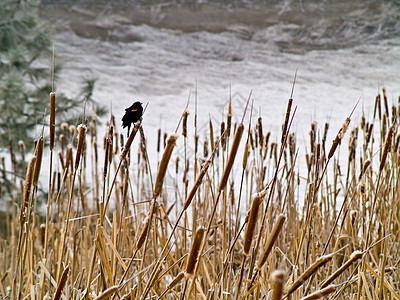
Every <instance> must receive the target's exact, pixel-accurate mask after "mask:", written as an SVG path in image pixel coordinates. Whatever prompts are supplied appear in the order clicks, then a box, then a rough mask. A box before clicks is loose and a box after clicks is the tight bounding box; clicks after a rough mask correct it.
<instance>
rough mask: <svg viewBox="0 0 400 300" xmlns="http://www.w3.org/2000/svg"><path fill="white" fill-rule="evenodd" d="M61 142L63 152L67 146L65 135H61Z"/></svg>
mask: <svg viewBox="0 0 400 300" xmlns="http://www.w3.org/2000/svg"><path fill="white" fill-rule="evenodd" d="M59 140H60V144H61V150H62V151H64V149H65V146H66V145H67V139H66V138H65V135H64V134H63V133H61V134H60V136H59Z"/></svg>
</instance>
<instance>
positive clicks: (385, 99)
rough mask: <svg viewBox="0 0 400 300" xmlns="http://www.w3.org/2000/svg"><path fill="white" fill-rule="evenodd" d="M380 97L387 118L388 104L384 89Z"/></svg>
mask: <svg viewBox="0 0 400 300" xmlns="http://www.w3.org/2000/svg"><path fill="white" fill-rule="evenodd" d="M382 95H383V104H384V105H385V113H386V115H387V116H389V104H388V99H387V97H386V88H384V87H383V88H382Z"/></svg>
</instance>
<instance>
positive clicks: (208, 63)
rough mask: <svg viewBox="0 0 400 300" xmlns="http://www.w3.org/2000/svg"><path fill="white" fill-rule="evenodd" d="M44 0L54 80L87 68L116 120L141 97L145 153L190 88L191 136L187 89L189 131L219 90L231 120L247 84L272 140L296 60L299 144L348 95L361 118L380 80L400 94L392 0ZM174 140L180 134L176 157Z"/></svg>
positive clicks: (397, 16)
mask: <svg viewBox="0 0 400 300" xmlns="http://www.w3.org/2000/svg"><path fill="white" fill-rule="evenodd" d="M48 2H50V4H45V7H46V9H45V10H43V12H44V13H45V15H46V17H47V18H48V19H50V20H53V22H55V24H56V28H57V30H56V34H55V39H54V41H55V48H56V55H57V61H58V62H62V64H63V72H62V75H61V80H60V82H59V83H58V84H57V90H58V91H62V92H64V93H66V94H70V95H75V94H76V91H78V90H79V86H80V83H81V79H82V78H83V77H96V78H98V80H97V83H96V87H95V91H94V98H95V99H97V100H98V101H99V102H101V103H102V104H105V105H106V106H108V107H110V108H111V109H112V111H113V114H114V115H115V116H116V119H117V120H120V119H121V118H122V115H123V113H124V108H125V107H128V106H130V105H131V104H132V103H133V102H134V101H136V100H141V101H142V102H144V103H147V102H149V106H148V108H147V111H146V113H145V115H144V118H143V126H144V128H145V132H146V134H147V136H148V139H149V141H148V142H149V147H150V149H151V147H153V148H152V149H153V150H151V151H152V152H153V151H154V152H155V143H156V139H157V134H156V133H157V129H158V128H160V127H161V128H162V129H163V130H164V131H166V132H168V133H171V132H173V131H174V130H175V128H176V126H177V123H178V120H179V118H180V115H181V113H182V112H183V110H184V108H185V105H186V103H187V100H188V98H189V97H190V104H189V111H190V118H189V122H190V126H189V130H190V131H189V137H190V138H191V139H192V136H193V122H194V114H195V105H194V104H195V97H194V94H195V90H196V87H197V102H198V108H197V113H198V119H197V126H198V131H199V135H200V140H203V138H204V136H205V135H206V134H208V133H207V132H208V120H209V118H211V119H212V120H214V121H215V123H214V124H215V125H214V126H215V128H219V125H217V124H218V123H219V122H220V121H221V120H222V117H223V114H226V112H227V104H228V100H229V95H230V93H231V95H232V103H233V114H234V116H233V117H234V120H235V121H237V122H239V121H240V120H241V117H242V113H243V110H244V105H245V101H246V100H247V97H248V95H249V93H250V91H252V98H253V99H254V111H253V120H252V122H253V124H255V121H256V118H257V117H258V116H261V117H262V118H263V125H264V132H266V131H268V130H271V131H272V132H273V135H272V137H273V138H274V139H275V140H278V139H279V137H280V124H281V123H282V121H283V119H284V111H285V109H286V103H287V99H288V98H289V97H290V92H291V89H292V82H293V76H294V73H295V70H296V69H297V70H298V74H297V75H298V76H297V81H296V85H295V89H294V95H293V98H294V104H295V105H297V112H296V116H295V119H294V123H293V131H295V132H296V135H297V140H298V143H299V145H301V149H300V150H301V151H303V150H304V148H306V147H307V145H308V144H307V143H308V131H309V128H310V123H311V122H312V121H317V122H318V128H319V129H320V130H321V131H322V130H323V127H324V123H325V122H329V123H330V131H329V134H328V140H332V139H333V138H334V136H335V135H336V133H337V130H338V129H339V128H340V126H341V124H342V122H343V121H344V119H345V118H346V117H347V116H348V115H349V113H350V112H351V111H352V109H353V107H354V105H355V104H356V102H357V101H358V100H359V99H360V100H361V101H360V104H359V106H358V107H357V109H356V112H355V118H354V119H355V120H359V116H360V115H361V114H362V112H363V111H364V113H365V115H366V116H367V119H368V118H371V117H372V110H373V104H374V99H375V96H376V95H377V93H378V91H379V90H380V89H381V88H382V87H383V86H385V87H386V89H387V94H388V99H389V102H390V104H392V103H393V104H396V105H397V101H398V98H397V97H398V96H399V95H400V6H399V3H398V2H396V1H268V2H267V3H265V2H264V1H233V2H231V1H224V2H220V1H197V2H194V1H186V2H185V1H173V2H172V1H164V2H159V1H154V2H152V1H133V2H125V1H120V2H118V4H117V5H111V4H110V3H106V4H103V5H95V4H94V3H87V2H83V1H81V2H79V3H78V2H73V3H72V5H71V3H70V1H61V2H62V3H54V2H53V1H48ZM63 2H68V4H67V5H64V4H63ZM189 95H190V96H189ZM248 121H249V119H248V117H247V118H246V124H247V123H248ZM356 125H357V124H355V123H353V124H351V127H353V126H356ZM102 132H103V133H104V128H103V130H102ZM345 139H346V141H347V139H348V137H347V136H346V138H345ZM190 143H191V144H193V142H189V144H190ZM182 147H183V146H182V139H179V141H178V147H177V149H178V150H177V153H178V154H179V155H182V151H183V150H182V149H183V148H182ZM150 155H154V154H150ZM190 155H191V151H189V156H190ZM300 157H301V156H300ZM150 158H151V159H152V156H150ZM301 159H302V158H301ZM152 160H153V161H152V164H153V165H155V163H156V162H155V159H154V156H153V159H152Z"/></svg>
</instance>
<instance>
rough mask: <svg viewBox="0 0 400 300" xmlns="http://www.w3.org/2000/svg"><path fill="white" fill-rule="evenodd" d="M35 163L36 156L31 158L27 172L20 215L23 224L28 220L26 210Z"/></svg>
mask: <svg viewBox="0 0 400 300" xmlns="http://www.w3.org/2000/svg"><path fill="white" fill-rule="evenodd" d="M35 163H36V156H34V157H32V158H31V160H30V162H29V165H28V170H27V171H26V178H25V185H24V193H23V198H22V204H21V214H20V221H21V223H23V222H25V218H26V208H27V207H28V203H29V196H30V194H31V187H32V180H33V173H34V168H35Z"/></svg>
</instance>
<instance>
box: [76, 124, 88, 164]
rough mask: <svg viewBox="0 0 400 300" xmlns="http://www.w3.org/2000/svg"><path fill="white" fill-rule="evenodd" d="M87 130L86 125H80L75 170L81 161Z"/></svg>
mask: <svg viewBox="0 0 400 300" xmlns="http://www.w3.org/2000/svg"><path fill="white" fill-rule="evenodd" d="M86 130H87V127H86V125H83V124H80V125H79V126H78V146H77V149H76V156H75V171H76V170H77V169H78V167H79V161H80V159H81V156H82V153H83V149H84V144H85V137H86Z"/></svg>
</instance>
